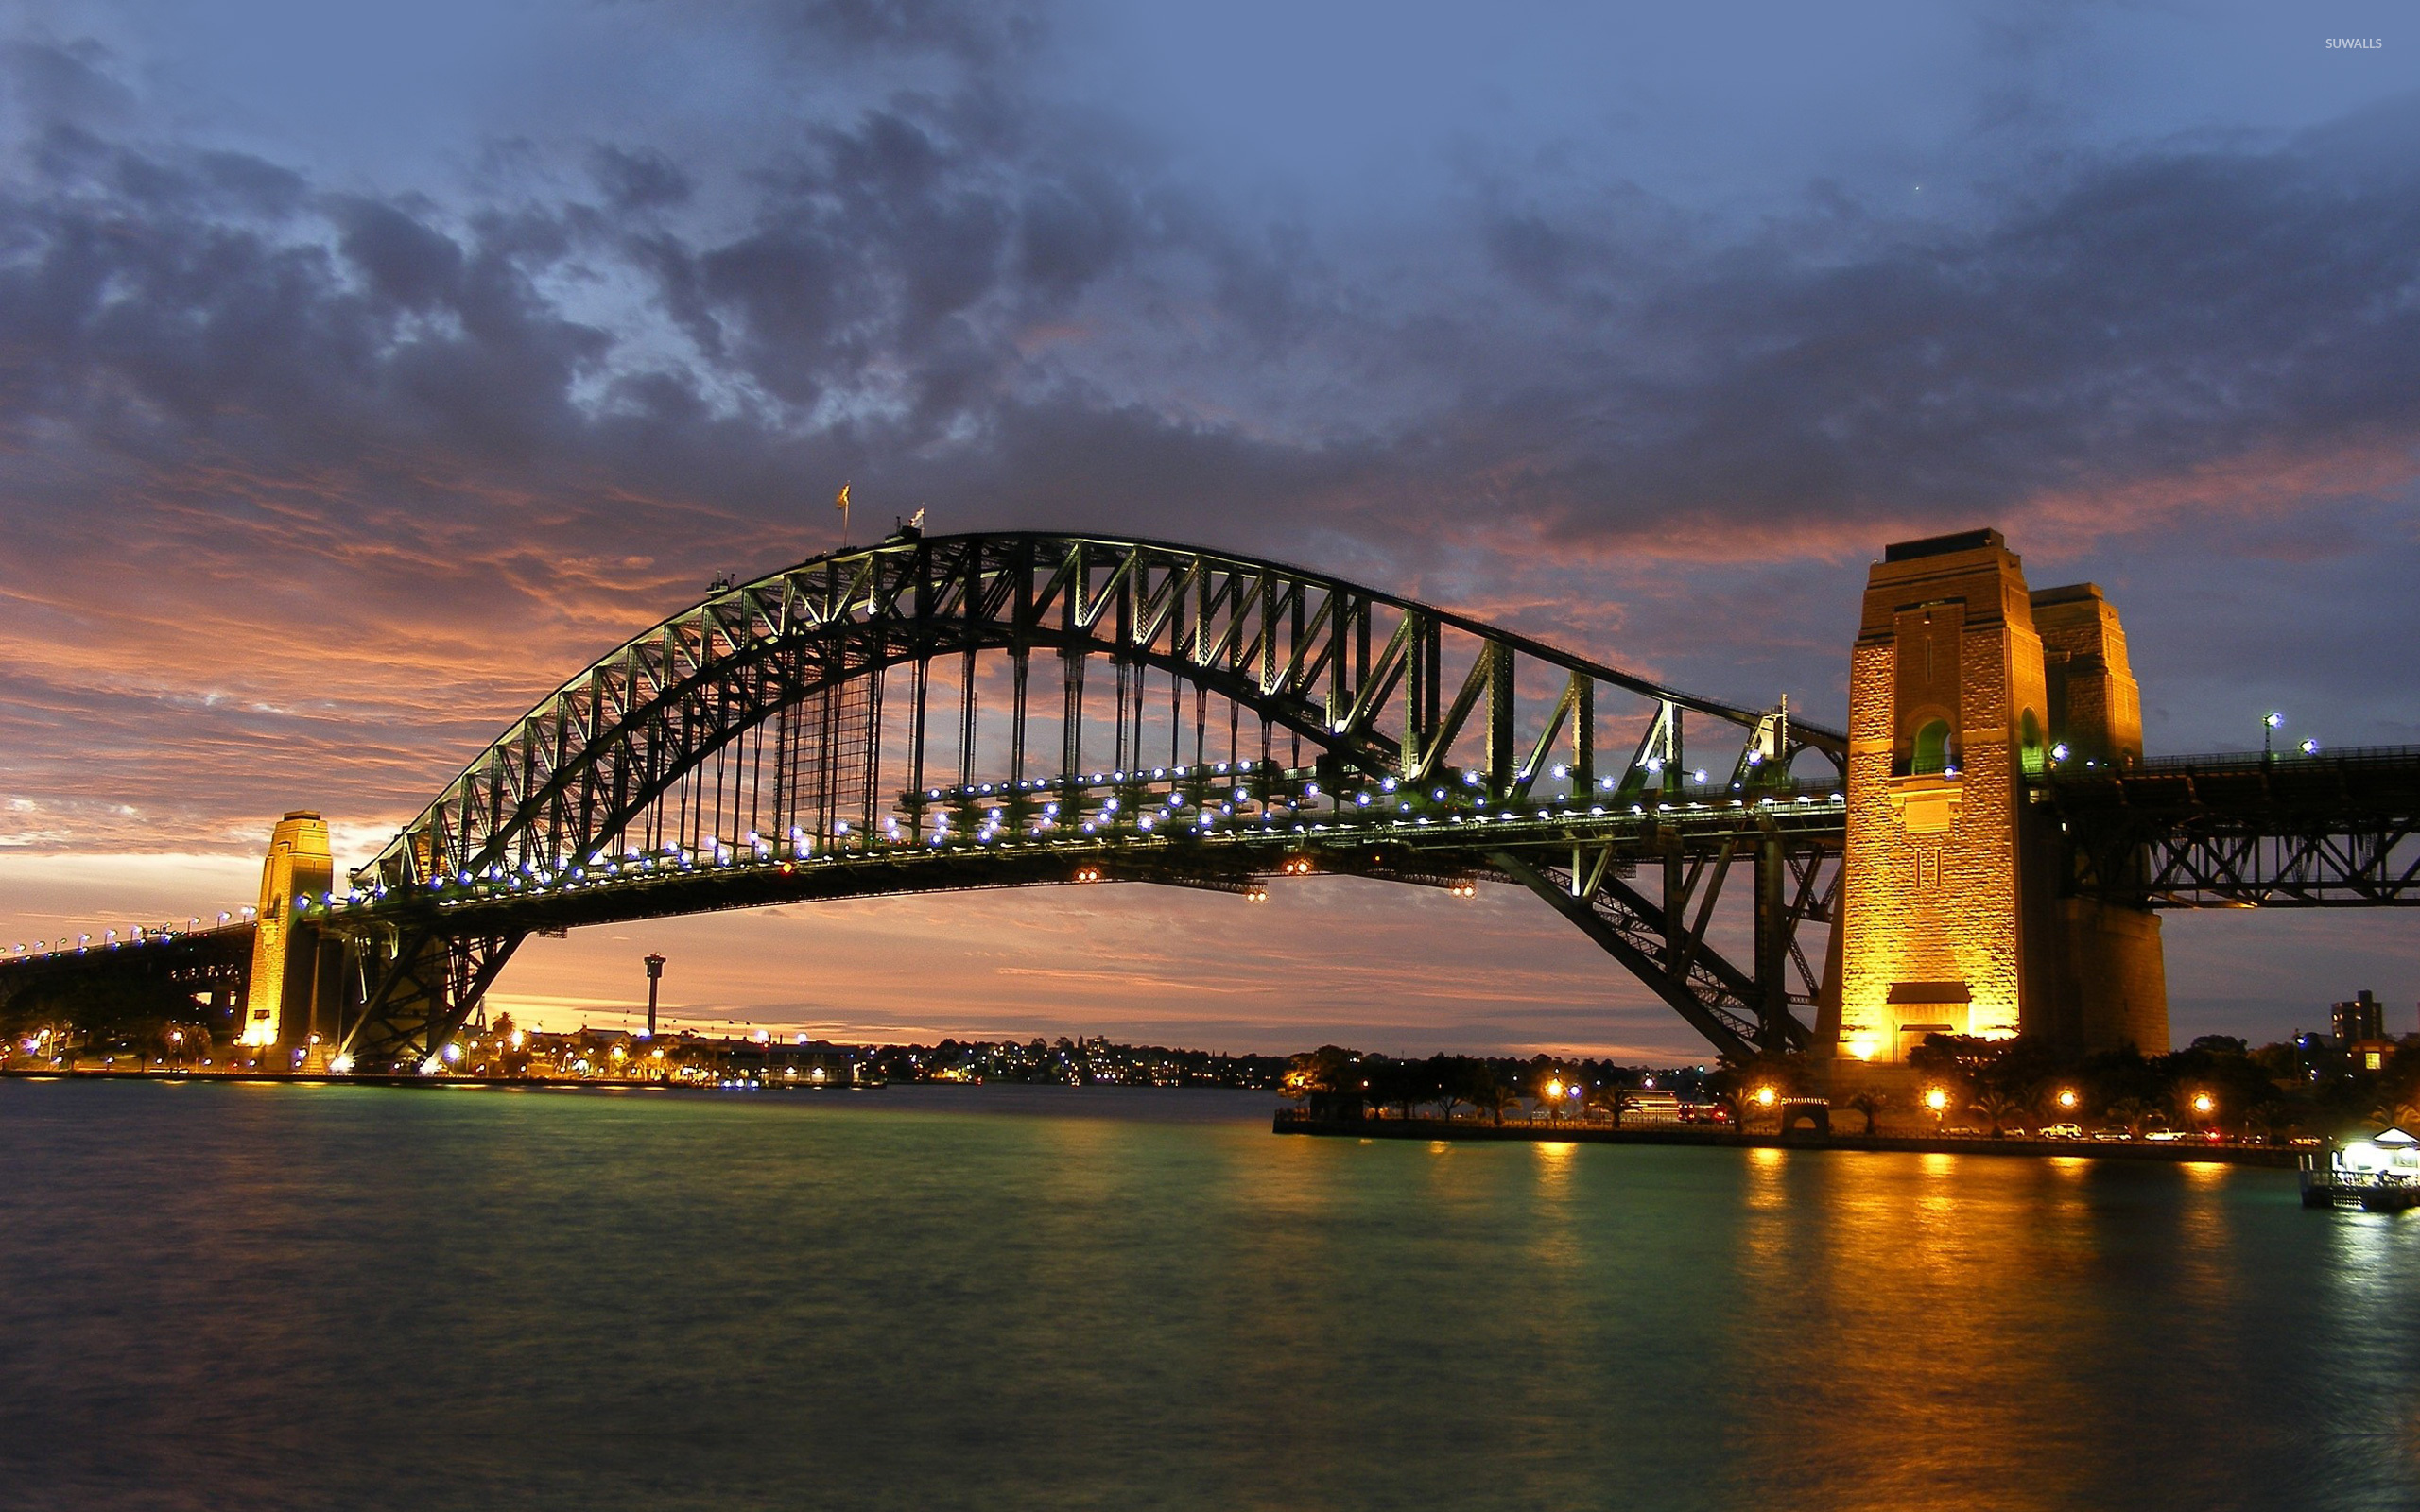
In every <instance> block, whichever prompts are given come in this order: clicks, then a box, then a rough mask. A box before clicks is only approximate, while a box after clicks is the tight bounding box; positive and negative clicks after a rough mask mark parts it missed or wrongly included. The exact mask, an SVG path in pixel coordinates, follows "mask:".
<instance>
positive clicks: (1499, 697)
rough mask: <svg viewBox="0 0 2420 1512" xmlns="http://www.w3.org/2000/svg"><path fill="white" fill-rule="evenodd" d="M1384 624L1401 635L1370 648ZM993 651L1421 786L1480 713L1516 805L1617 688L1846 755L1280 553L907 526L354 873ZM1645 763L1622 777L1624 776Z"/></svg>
mask: <svg viewBox="0 0 2420 1512" xmlns="http://www.w3.org/2000/svg"><path fill="white" fill-rule="evenodd" d="M1381 620H1384V621H1387V622H1389V623H1390V624H1391V625H1392V633H1391V635H1390V636H1389V639H1388V640H1387V642H1386V644H1385V646H1384V648H1383V649H1382V650H1380V651H1379V653H1378V654H1377V655H1376V656H1375V658H1373V657H1372V655H1371V650H1370V644H1371V635H1372V630H1373V628H1374V626H1375V625H1376V624H1377V622H1379V621H1381ZM1448 631H1451V632H1454V633H1455V634H1456V635H1457V636H1458V637H1459V638H1460V640H1461V641H1462V642H1466V643H1468V644H1466V645H1463V646H1462V647H1461V649H1462V650H1463V651H1464V652H1465V653H1466V654H1468V655H1469V658H1470V670H1469V674H1468V676H1466V677H1465V678H1464V679H1462V683H1461V692H1460V693H1459V695H1458V696H1456V697H1455V698H1454V699H1453V700H1452V703H1451V705H1450V706H1448V705H1446V703H1445V701H1444V699H1443V692H1442V688H1441V687H1440V679H1442V678H1443V676H1444V669H1443V662H1442V660H1441V649H1440V648H1441V639H1442V637H1443V635H1444V634H1445V633H1446V632H1448ZM992 648H1006V649H1010V650H1011V651H1015V652H1019V653H1026V652H1030V651H1032V650H1037V649H1039V650H1050V649H1056V650H1059V651H1061V652H1062V653H1064V654H1081V655H1092V654H1102V655H1108V656H1110V657H1112V658H1113V659H1115V660H1120V661H1124V662H1128V663H1130V664H1133V665H1143V666H1150V667H1153V668H1155V669H1158V670H1160V671H1162V672H1164V673H1167V674H1169V675H1172V676H1175V677H1178V678H1180V679H1184V681H1185V682H1187V683H1190V684H1192V685H1194V686H1196V687H1197V688H1199V689H1201V690H1204V691H1206V692H1208V693H1210V694H1213V695H1216V696H1220V697H1223V698H1226V699H1229V700H1231V701H1232V702H1233V703H1235V704H1236V705H1237V706H1240V707H1245V708H1250V709H1252V710H1253V711H1254V712H1255V713H1257V714H1259V715H1260V716H1261V717H1263V718H1265V719H1267V720H1269V721H1270V722H1271V724H1272V725H1274V726H1275V727H1278V728H1282V729H1286V730H1290V731H1292V732H1293V733H1295V734H1296V735H1299V736H1301V737H1303V738H1304V739H1305V740H1307V741H1309V742H1311V743H1312V744H1313V745H1314V746H1315V747H1318V748H1321V749H1323V750H1325V751H1327V752H1329V753H1330V754H1331V755H1332V756H1334V757H1336V758H1338V759H1340V761H1342V762H1343V763H1345V764H1346V765H1347V766H1348V767H1350V768H1351V769H1355V770H1358V771H1362V772H1366V773H1370V774H1373V775H1377V774H1382V773H1392V774H1394V775H1399V776H1402V777H1407V778H1411V779H1413V780H1426V778H1427V777H1429V776H1430V775H1432V774H1433V772H1434V770H1435V766H1436V764H1437V762H1438V761H1439V760H1441V759H1442V756H1443V752H1445V751H1446V750H1448V749H1449V748H1450V747H1451V746H1452V744H1453V742H1454V740H1455V738H1456V737H1457V736H1459V735H1460V734H1461V732H1462V730H1463V727H1464V725H1465V724H1466V722H1467V721H1468V720H1469V718H1470V717H1471V716H1472V715H1473V713H1474V712H1475V711H1478V710H1479V709H1482V708H1483V709H1484V711H1485V714H1486V721H1485V723H1486V736H1487V739H1486V756H1485V766H1486V772H1487V777H1488V780H1489V781H1490V782H1491V783H1492V784H1494V788H1495V791H1498V792H1500V793H1503V794H1505V795H1506V796H1508V797H1513V796H1519V797H1526V795H1527V792H1528V788H1529V785H1530V783H1531V782H1534V781H1535V780H1536V777H1537V774H1538V772H1539V770H1540V768H1541V767H1542V766H1543V765H1545V757H1546V755H1547V751H1548V750H1549V749H1550V748H1551V747H1552V745H1553V743H1554V742H1555V741H1556V740H1557V739H1558V737H1559V736H1560V735H1561V734H1562V733H1563V732H1564V731H1565V730H1569V731H1570V733H1571V735H1572V741H1573V746H1574V750H1573V753H1572V761H1571V763H1570V764H1569V765H1570V767H1571V769H1572V771H1573V772H1574V774H1575V776H1576V777H1577V778H1581V779H1586V778H1593V777H1594V775H1595V756H1594V744H1595V741H1594V734H1595V732H1594V729H1593V722H1594V713H1595V710H1596V707H1597V705H1598V701H1599V697H1600V696H1602V695H1603V694H1604V693H1606V692H1609V691H1611V692H1620V693H1627V694H1630V695H1634V696H1639V697H1643V698H1646V699H1651V700H1653V702H1654V705H1655V707H1657V708H1658V709H1659V710H1661V711H1662V713H1661V721H1662V722H1663V723H1666V724H1669V725H1671V726H1672V727H1673V728H1674V730H1675V731H1676V730H1677V719H1678V714H1679V712H1680V711H1682V710H1687V711H1690V712H1693V713H1699V714H1701V715H1703V716H1706V717H1709V718H1711V719H1714V720H1716V721H1718V722H1720V723H1723V724H1728V725H1731V726H1733V727H1735V728H1737V730H1741V731H1743V732H1744V734H1745V737H1746V738H1745V742H1744V744H1743V747H1742V757H1741V761H1740V763H1737V764H1731V765H1733V769H1734V770H1739V769H1744V766H1745V765H1754V764H1753V763H1750V762H1749V761H1748V753H1750V752H1752V751H1753V752H1755V756H1756V760H1757V761H1759V762H1761V761H1764V760H1767V759H1768V758H1776V759H1777V760H1776V761H1775V765H1774V767H1773V768H1772V769H1775V770H1786V769H1787V767H1788V764H1789V758H1791V757H1793V756H1795V755H1796V754H1797V753H1798V752H1799V751H1801V750H1806V749H1810V748H1811V749H1816V750H1820V751H1822V752H1824V754H1825V755H1826V756H1828V757H1831V758H1832V759H1833V760H1834V761H1835V762H1836V763H1837V762H1838V761H1839V760H1840V759H1841V750H1842V749H1843V746H1842V740H1841V736H1840V735H1838V734H1837V732H1834V731H1830V730H1823V729H1821V728H1820V727H1815V726H1810V725H1806V724H1804V723H1796V724H1792V723H1789V722H1788V721H1786V720H1785V721H1783V722H1782V724H1781V725H1780V727H1779V730H1778V732H1777V731H1776V728H1775V725H1774V718H1773V715H1772V713H1771V712H1770V711H1755V710H1750V709H1744V708H1740V707H1737V706H1734V705H1729V704H1724V703H1720V702H1719V701H1715V700H1709V699H1704V698H1700V697H1697V696H1691V695H1686V694H1683V693H1679V692H1677V691H1675V690H1672V689H1668V688H1664V687H1662V686H1660V685H1657V684H1655V683H1652V682H1650V681H1648V680H1646V679H1640V678H1637V677H1635V676H1634V675H1631V674H1628V673H1624V672H1621V671H1619V670H1618V669H1616V668H1613V667H1609V666H1604V665H1601V664H1599V663H1596V662H1588V661H1585V660H1584V659H1581V658H1577V657H1573V656H1571V655H1569V654H1568V653H1565V652H1562V651H1559V650H1557V649H1555V648H1553V647H1549V646H1547V645H1544V644H1540V643H1537V642H1535V641H1532V640H1530V639H1528V638H1526V637H1522V636H1517V635H1513V634H1510V633H1508V632H1504V631H1501V630H1497V629H1495V628H1494V627H1488V626H1486V625H1484V624H1481V623H1479V622H1478V621H1474V620H1471V619H1469V618H1468V617H1466V616H1462V615H1458V614H1454V613H1452V612H1450V611H1446V610H1438V609H1435V608H1433V607H1430V606H1426V605H1422V604H1419V603H1416V602H1414V601H1411V600H1407V599H1401V598H1396V597H1393V596H1392V595H1387V594H1383V593H1377V592H1375V591H1374V590H1370V589H1366V588H1362V587H1359V586H1357V585H1354V584H1350V583H1347V582H1344V581H1342V580H1340V579H1335V578H1330V577H1326V576H1321V575H1316V574H1310V573H1305V572H1303V571H1301V570H1299V569H1295V568H1289V567H1285V566H1282V565H1279V564H1275V563H1271V562H1263V561H1255V560H1253V559H1250V558H1238V557H1232V556H1226V555H1221V554H1216V553H1208V552H1203V551H1200V550H1198V549H1195V548H1191V547H1184V546H1177V545H1170V544H1167V543H1162V542H1151V541H1113V540H1105V539H1100V538H1090V537H1067V536H1042V535H1023V534H1019V535H1000V536H967V537H953V538H905V537H903V538H898V539H894V540H892V541H886V542H883V543H881V544H879V545H876V546H873V547H868V548H862V549H858V550H855V551H848V552H842V553H836V554H833V555H831V556H828V557H824V558H816V559H814V560H811V561H808V562H805V563H802V564H801V565H800V566H798V567H795V568H791V569H787V571H785V572H783V573H780V574H776V575H774V576H770V577H767V578H764V579H761V580H759V581H758V582H754V583H750V584H747V585H744V586H741V587H738V588H734V589H729V590H726V591H724V592H722V593H717V595H715V596H713V597H710V598H708V599H707V600H705V601H704V602H702V603H700V604H699V605H697V606H694V607H693V608H691V609H690V610H685V611H683V613H681V614H679V615H675V616H674V617H673V618H672V619H670V620H667V621H666V622H665V623H664V624H663V625H660V626H658V627H655V628H653V629H651V630H649V631H648V632H647V633H646V634H644V635H641V636H639V637H637V638H636V639H634V640H632V641H631V642H630V643H629V644H626V645H624V646H623V647H621V648H620V649H619V650H617V651H615V652H614V653H613V654H612V655H610V656H608V657H606V658H605V659H603V660H602V661H600V662H597V663H596V664H595V665H594V666H592V667H590V668H588V669H587V670H586V671H584V672H582V673H581V674H580V675H579V677H576V678H574V679H572V680H571V681H570V682H567V683H565V684H564V685H563V686H562V688H560V689H558V690H557V691H556V692H555V693H554V694H553V695H551V696H548V697H547V698H546V699H544V700H542V701H541V702H540V704H539V705H538V706H537V707H536V708H534V709H532V710H531V711H530V713H528V714H527V715H525V716H524V717H523V718H522V719H521V720H519V721H517V722H516V723H515V724H514V725H513V727H512V728H511V729H510V730H508V731H507V732H506V733H505V735H504V736H503V737H502V738H501V739H499V740H498V741H496V742H495V743H494V744H493V746H491V747H489V748H488V750H486V751H485V752H483V753H481V755H480V756H479V757H478V758H476V759H475V760H474V761H473V762H472V763H471V764H470V765H468V766H466V767H465V768H464V769H463V771H462V772H461V774H460V775H458V777H457V778H456V779H455V781H454V782H452V783H451V784H449V785H448V787H447V788H446V790H445V792H444V793H443V794H441V796H440V798H439V799H437V801H436V802H434V803H432V804H431V805H430V806H429V807H428V809H426V810H425V811H423V814H422V815H421V816H419V817H418V818H417V819H415V820H414V821H413V823H412V824H411V825H410V826H408V827H407V828H406V830H405V831H404V832H403V833H401V834H399V835H398V836H397V838H396V840H395V841H394V842H393V843H392V844H390V845H389V847H388V849H387V850H386V851H384V852H382V854H381V855H380V856H379V857H378V858H377V860H376V861H374V862H373V863H372V866H370V867H369V868H364V870H363V872H362V873H361V874H360V880H361V881H362V882H364V883H365V884H366V885H370V886H372V887H389V888H391V887H396V886H408V885H413V884H415V883H420V882H423V881H425V880H426V879H428V878H431V877H436V876H444V875H450V874H456V873H461V872H468V873H471V874H479V873H482V872H484V871H485V870H486V869H487V868H492V867H502V868H506V869H508V870H509V869H511V868H516V867H519V866H521V865H522V864H524V863H525V862H535V863H536V864H538V865H540V866H544V867H559V866H561V865H563V864H565V863H566V862H568V861H570V860H572V859H574V858H576V857H577V856H579V855H580V854H581V853H583V851H585V850H586V849H588V848H592V847H594V846H596V845H597V844H599V843H603V842H606V841H609V840H610V839H612V838H614V836H615V835H617V834H618V833H620V827H621V826H623V825H626V824H628V823H629V822H630V821H631V818H632V817H633V816H636V815H637V814H639V813H641V812H643V811H644V810H645V809H646V808H647V806H648V804H649V803H651V802H653V801H654V800H656V799H658V798H660V797H661V796H662V795H663V794H665V793H666V791H667V790H668V789H669V788H670V787H671V786H672V784H673V783H675V782H679V781H680V780H681V779H682V778H683V776H684V775H685V774H687V773H689V772H691V771H693V770H695V769H696V768H697V767H698V766H699V765H700V764H701V763H702V762H704V761H706V760H707V759H709V758H711V757H713V756H715V755H716V754H717V752H719V751H720V750H722V749H723V747H725V746H727V745H728V743H729V742H730V741H731V740H732V739H734V738H735V737H736V736H737V735H738V734H740V733H741V732H742V731H744V730H748V729H751V728H752V727H754V726H755V725H758V724H761V723H762V722H763V721H764V720H765V719H767V718H769V717H770V716H771V714H772V713H775V712H777V711H778V710H779V709H780V708H782V707H785V706H787V705H788V704H791V703H795V702H796V701H798V700H799V699H800V698H803V697H804V696H808V695H809V694H811V693H813V692H815V691H817V690H819V689H821V688H822V687H826V686H829V685H831V684H832V683H834V682H836V681H838V680H843V679H848V678H853V677H864V676H871V675H873V674H874V673H876V672H879V671H881V670H884V669H887V668H889V667H891V666H896V665H900V664H904V663H908V662H929V661H930V660H932V659H934V658H936V657H939V656H943V655H948V654H952V653H956V652H964V651H971V650H975V649H992ZM1522 667H1530V677H1531V679H1532V684H1533V685H1534V679H1536V677H1537V676H1538V675H1539V671H1538V669H1540V668H1543V669H1545V670H1547V673H1548V674H1549V675H1551V676H1553V677H1556V678H1559V679H1562V680H1563V682H1564V691H1563V693H1562V696H1561V697H1560V698H1559V699H1558V700H1557V702H1556V703H1555V704H1554V706H1553V707H1552V710H1551V713H1548V714H1547V717H1546V719H1545V720H1544V722H1543V728H1531V729H1523V728H1521V722H1520V720H1519V719H1518V718H1517V700H1516V697H1515V679H1516V676H1517V674H1518V670H1519V669H1520V668H1522ZM1018 713H1019V716H1020V718H1021V719H1022V716H1023V714H1024V709H1023V706H1022V705H1020V707H1019V711H1018ZM1523 735H1530V736H1532V737H1534V738H1531V739H1529V740H1528V741H1527V742H1526V743H1524V742H1523V741H1522V739H1521V737H1522V736H1523ZM1674 738H1675V741H1676V740H1677V734H1675V737H1674ZM1658 765H1659V767H1660V766H1662V765H1663V764H1661V763H1658ZM1718 769H1719V768H1718ZM1636 775H1637V774H1636V773H1634V772H1632V773H1625V774H1624V776H1625V781H1626V782H1629V783H1630V785H1631V786H1632V787H1633V788H1635V787H1636V786H1637V785H1638V784H1637V783H1636V782H1635V781H1634V779H1635V777H1636ZM1675 777H1677V772H1676V771H1674V772H1672V773H1670V774H1669V775H1668V777H1667V779H1666V780H1667V781H1670V780H1672V779H1673V778H1675Z"/></svg>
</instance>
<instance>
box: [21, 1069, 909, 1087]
mask: <svg viewBox="0 0 2420 1512" xmlns="http://www.w3.org/2000/svg"><path fill="white" fill-rule="evenodd" d="M0 1081H150V1082H222V1081H232V1082H252V1083H266V1084H268V1085H271V1086H296V1087H481V1088H485V1087H537V1088H548V1089H555V1090H561V1089H565V1088H569V1089H573V1090H579V1089H583V1088H593V1089H596V1090H597V1091H648V1090H650V1089H654V1090H658V1091H708V1092H717V1091H741V1090H742V1089H741V1088H739V1087H735V1086H720V1085H717V1084H716V1083H712V1082H700V1081H660V1080H655V1079H652V1078H645V1077H637V1076H452V1075H446V1076H414V1075H408V1074H403V1073H399V1072H385V1073H373V1072H365V1073H359V1074H354V1073H350V1072H349V1073H346V1074H343V1075H337V1074H334V1073H332V1072H319V1071H297V1072H286V1071H173V1070H164V1071H105V1070H100V1069H98V1068H94V1069H78V1070H74V1071H71V1070H68V1069H67V1068H65V1067H63V1066H45V1067H40V1068H35V1067H26V1068H22V1069H21V1068H16V1067H4V1068H0ZM888 1085H889V1083H887V1082H878V1081H868V1082H845V1081H810V1080H806V1079H804V1078H801V1079H800V1080H797V1081H769V1082H752V1083H750V1084H748V1086H747V1088H746V1089H745V1090H747V1091H783V1092H852V1091H873V1090H874V1089H876V1088H880V1087H885V1086H888Z"/></svg>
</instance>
